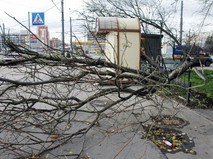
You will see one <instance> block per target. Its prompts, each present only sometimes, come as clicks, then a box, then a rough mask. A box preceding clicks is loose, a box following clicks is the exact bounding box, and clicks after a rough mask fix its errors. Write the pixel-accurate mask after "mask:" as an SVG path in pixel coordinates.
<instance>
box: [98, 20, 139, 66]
mask: <svg viewBox="0 0 213 159" xmlns="http://www.w3.org/2000/svg"><path fill="white" fill-rule="evenodd" d="M96 29H97V30H96V31H97V34H106V49H105V53H106V56H107V60H108V61H109V62H112V63H115V64H117V65H120V66H125V67H129V68H132V69H140V48H141V47H140V46H141V31H140V22H139V19H138V18H117V17H98V18H97V21H96Z"/></svg>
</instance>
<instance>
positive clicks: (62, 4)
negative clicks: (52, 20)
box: [61, 0, 65, 55]
mask: <svg viewBox="0 0 213 159" xmlns="http://www.w3.org/2000/svg"><path fill="white" fill-rule="evenodd" d="M61 27H62V33H61V34H62V55H64V53H65V52H64V51H65V48H64V0H61Z"/></svg>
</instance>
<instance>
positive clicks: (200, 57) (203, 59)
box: [190, 53, 213, 67]
mask: <svg viewBox="0 0 213 159" xmlns="http://www.w3.org/2000/svg"><path fill="white" fill-rule="evenodd" d="M190 56H191V57H192V58H193V59H194V60H195V63H194V66H200V65H203V66H206V67H209V66H210V65H211V64H212V63H213V59H212V58H211V56H210V55H209V54H207V53H199V54H191V55H190Z"/></svg>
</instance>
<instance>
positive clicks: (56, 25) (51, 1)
mask: <svg viewBox="0 0 213 159" xmlns="http://www.w3.org/2000/svg"><path fill="white" fill-rule="evenodd" d="M82 4H83V0H64V16H65V17H64V19H65V32H66V35H65V36H66V37H67V36H69V33H68V32H69V31H70V30H69V26H70V23H69V19H70V16H71V15H72V18H73V27H74V31H77V29H76V30H75V28H78V29H79V26H77V25H78V23H77V22H76V20H75V19H77V17H76V14H75V12H74V11H75V10H80V9H82V7H81V6H82ZM5 12H7V13H8V14H10V15H11V16H13V17H15V18H16V19H17V20H18V21H20V22H22V23H23V24H24V25H26V26H28V12H30V15H31V14H32V12H44V14H45V25H47V26H48V27H49V32H50V36H51V37H53V36H54V37H58V38H61V0H0V23H1V24H2V23H4V24H5V27H6V29H9V30H10V32H18V33H19V31H20V30H21V29H22V30H24V28H23V27H21V26H20V25H19V24H18V23H17V22H15V21H14V20H13V19H12V18H10V17H8V16H7V15H6V14H5ZM30 18H31V16H30ZM31 29H32V31H33V32H34V31H35V30H36V26H31Z"/></svg>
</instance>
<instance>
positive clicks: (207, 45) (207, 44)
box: [204, 35, 213, 54]
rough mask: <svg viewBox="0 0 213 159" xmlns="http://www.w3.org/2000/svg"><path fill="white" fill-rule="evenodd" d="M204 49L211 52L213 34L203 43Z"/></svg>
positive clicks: (212, 49)
mask: <svg viewBox="0 0 213 159" xmlns="http://www.w3.org/2000/svg"><path fill="white" fill-rule="evenodd" d="M204 50H205V51H206V52H210V53H211V54H212V53H213V35H211V36H208V37H207V39H206V41H205V44H204Z"/></svg>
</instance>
